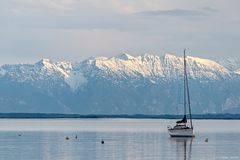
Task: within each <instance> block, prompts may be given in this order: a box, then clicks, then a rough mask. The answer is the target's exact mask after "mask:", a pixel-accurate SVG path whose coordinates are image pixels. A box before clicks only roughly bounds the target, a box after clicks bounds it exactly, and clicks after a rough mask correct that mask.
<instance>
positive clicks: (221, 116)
mask: <svg viewBox="0 0 240 160" xmlns="http://www.w3.org/2000/svg"><path fill="white" fill-rule="evenodd" d="M6 118H9V119H57V118H59V119H64V118H74V119H75V118H76V119H77V118H131V119H180V118H182V116H181V115H145V114H133V115H127V114H122V115H109V114H106V115H105V114H89V115H80V114H58V113H0V119H6ZM192 118H193V119H216V120H217V119H219V120H238V119H240V114H228V113H226V114H194V115H192Z"/></svg>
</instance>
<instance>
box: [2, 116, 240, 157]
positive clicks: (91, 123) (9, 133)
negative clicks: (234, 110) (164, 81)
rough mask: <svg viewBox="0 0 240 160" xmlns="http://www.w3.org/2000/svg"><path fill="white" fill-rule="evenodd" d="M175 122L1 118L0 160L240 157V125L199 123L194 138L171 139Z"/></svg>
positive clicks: (226, 122) (234, 123) (232, 123)
mask: <svg viewBox="0 0 240 160" xmlns="http://www.w3.org/2000/svg"><path fill="white" fill-rule="evenodd" d="M173 124H174V121H173V120H155V119H34V120H32V119H1V120H0V159H4V160H5V159H7V160H16V159H18V160H38V159H44V160H54V159H56V160H125V159H126V160H161V159H163V160H168V159H172V160H178V159H179V160H185V159H186V160H190V159H191V160H206V159H207V160H211V159H220V160H221V159H223V160H225V159H236V160H237V159H240V121H238V120H228V121H227V120H195V121H194V129H195V134H196V137H195V138H194V139H191V138H190V139H189V138H188V139H184V138H170V137H169V136H168V134H167V129H166V128H167V126H168V125H173ZM76 136H77V137H76ZM66 137H69V140H66ZM206 138H208V142H206V141H205V140H206ZM102 140H104V142H105V143H104V144H102V143H101V141H102Z"/></svg>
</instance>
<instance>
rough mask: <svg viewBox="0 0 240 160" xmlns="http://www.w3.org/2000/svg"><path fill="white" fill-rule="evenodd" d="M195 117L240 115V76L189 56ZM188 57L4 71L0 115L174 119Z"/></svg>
mask: <svg viewBox="0 0 240 160" xmlns="http://www.w3.org/2000/svg"><path fill="white" fill-rule="evenodd" d="M186 60H187V73H188V75H189V82H190V89H191V96H192V105H193V112H194V113H197V114H203V113H228V112H230V113H235V112H236V113H238V112H240V100H239V99H240V92H239V91H238V89H240V88H239V85H238V84H239V82H240V74H239V73H240V72H239V71H238V70H230V69H228V68H227V67H225V66H223V65H222V64H221V63H219V62H218V61H214V60H209V59H204V58H198V57H192V56H187V58H186ZM182 78H183V57H179V56H176V55H173V54H169V53H168V54H165V55H163V56H157V55H152V54H143V55H140V56H132V55H130V54H127V53H122V54H119V55H117V56H113V57H91V58H89V59H86V60H83V61H80V62H75V63H71V62H64V61H63V62H52V61H51V60H50V59H42V60H40V61H38V62H36V63H33V64H13V65H8V64H6V65H2V66H0V87H2V88H4V89H3V90H1V91H0V112H15V111H18V112H43V113H52V112H53V113H59V112H60V113H61V112H62V113H79V114H172V112H174V113H175V112H176V109H177V110H179V112H181V111H182V109H181V98H180V97H181V94H182V91H181V89H182Z"/></svg>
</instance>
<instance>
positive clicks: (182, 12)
mask: <svg viewBox="0 0 240 160" xmlns="http://www.w3.org/2000/svg"><path fill="white" fill-rule="evenodd" d="M136 14H139V15H145V16H173V17H186V16H206V15H207V13H205V12H204V11H202V10H187V9H172V10H155V11H143V12H138V13H136Z"/></svg>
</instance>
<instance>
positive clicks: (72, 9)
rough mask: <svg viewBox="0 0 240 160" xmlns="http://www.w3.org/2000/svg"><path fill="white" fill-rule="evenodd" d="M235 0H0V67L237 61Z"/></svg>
mask: <svg viewBox="0 0 240 160" xmlns="http://www.w3.org/2000/svg"><path fill="white" fill-rule="evenodd" d="M239 6H240V1H239V0H200V1H197V0H1V1H0V57H1V58H0V64H6V63H33V62H36V61H38V60H40V59H42V58H49V59H52V60H53V61H74V62H76V61H81V60H83V59H86V58H88V57H92V56H114V55H117V54H119V53H122V52H126V53H129V54H131V55H141V54H144V53H150V54H155V55H164V54H165V53H173V54H175V55H182V52H183V49H185V48H186V49H187V54H188V55H191V56H198V57H204V58H210V59H221V58H227V57H240V54H239V51H240V45H239V42H240V31H239V28H240V9H239Z"/></svg>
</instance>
